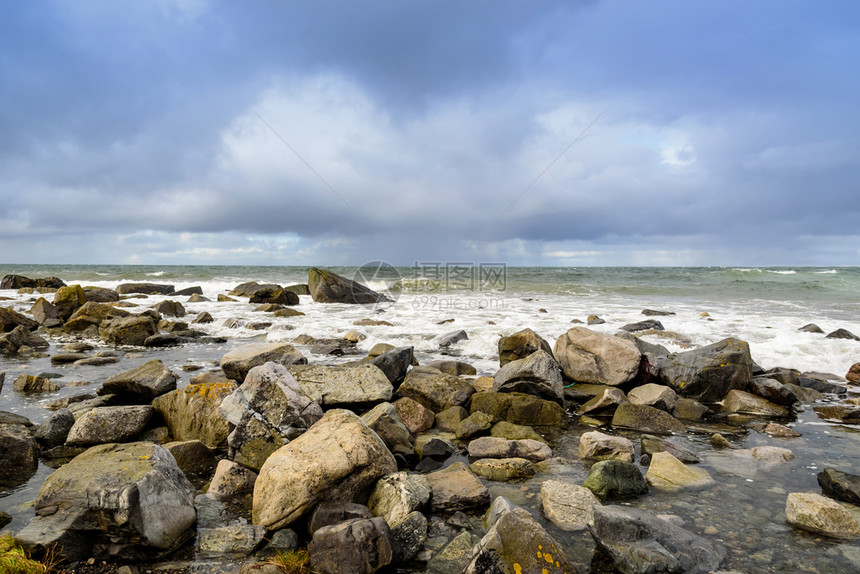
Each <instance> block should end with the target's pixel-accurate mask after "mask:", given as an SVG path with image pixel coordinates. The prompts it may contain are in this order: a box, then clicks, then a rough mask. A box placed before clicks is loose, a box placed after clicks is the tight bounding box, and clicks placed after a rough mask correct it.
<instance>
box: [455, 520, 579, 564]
mask: <svg viewBox="0 0 860 574" xmlns="http://www.w3.org/2000/svg"><path fill="white" fill-rule="evenodd" d="M489 572H493V573H496V572H498V573H511V574H514V573H516V574H519V573H520V572H535V573H537V572H546V574H557V573H558V574H560V573H562V572H570V573H575V572H576V567H575V566H574V565H573V564H572V563H571V562H570V561H569V560H568V559H567V556H565V554H564V551H563V550H562V549H561V547H560V546H559V544H558V543H557V542H556V541H555V540H554V539H553V538H552V536H550V535H549V534H548V533H547V531H546V530H544V529H543V528H542V527H541V525H540V524H538V522H537V521H536V520H535V519H534V518H532V516H531V515H530V514H529V513H528V511H526V510H524V509H522V508H515V509H513V510H511V511H509V512H505V513H504V514H502V515H501V516H500V517H499V519H498V520H497V521H496V523H495V524H494V525H493V527H492V528H490V529H489V530H488V531H487V534H485V535H484V537H483V538H482V539H481V541H480V542H479V543H478V545H477V546H476V547H475V554H474V558H473V559H472V562H471V563H470V564H469V566H468V567H467V568H466V570H465V573H466V574H485V573H489Z"/></svg>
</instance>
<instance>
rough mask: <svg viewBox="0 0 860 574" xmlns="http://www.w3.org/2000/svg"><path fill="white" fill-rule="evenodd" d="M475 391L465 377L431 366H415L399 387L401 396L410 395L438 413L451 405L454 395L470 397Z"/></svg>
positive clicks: (398, 390) (398, 391)
mask: <svg viewBox="0 0 860 574" xmlns="http://www.w3.org/2000/svg"><path fill="white" fill-rule="evenodd" d="M474 392H475V391H474V389H473V388H472V386H471V385H470V384H469V383H468V382H466V381H464V380H463V379H460V378H459V377H453V376H451V375H446V374H445V373H443V372H442V371H440V370H438V369H434V368H431V367H415V368H413V369H412V370H411V371H409V373H408V374H407V375H406V378H405V379H404V380H403V384H401V385H400V388H399V389H397V393H398V394H399V395H400V396H403V397H409V398H411V399H412V400H414V401H417V402H419V403H421V404H422V405H424V406H425V407H427V408H428V409H430V410H431V411H433V412H436V413H438V412H441V411H442V410H443V409H445V408H447V407H448V406H451V405H450V404H449V403H450V401H451V399H452V397H453V395H455V394H457V393H465V394H466V395H467V397H468V396H471V395H472V394H473V393H474Z"/></svg>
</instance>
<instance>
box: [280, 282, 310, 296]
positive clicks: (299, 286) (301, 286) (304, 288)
mask: <svg viewBox="0 0 860 574" xmlns="http://www.w3.org/2000/svg"><path fill="white" fill-rule="evenodd" d="M284 290H285V291H291V292H293V293H295V294H296V295H310V294H311V291H310V289H309V288H308V284H307V283H296V284H294V285H287V286H286V287H284Z"/></svg>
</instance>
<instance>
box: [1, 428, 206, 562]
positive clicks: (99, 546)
mask: <svg viewBox="0 0 860 574" xmlns="http://www.w3.org/2000/svg"><path fill="white" fill-rule="evenodd" d="M194 494H195V491H194V487H193V486H192V485H191V483H189V482H188V479H186V478H185V475H184V474H182V471H181V470H180V469H179V467H178V466H177V465H176V461H175V460H174V459H173V457H172V456H171V455H170V453H169V452H167V450H165V449H164V448H163V447H161V446H158V445H156V444H153V443H148V442H136V443H130V444H103V445H99V446H96V447H93V448H91V449H89V450H87V451H86V452H84V453H83V454H80V455H78V456H77V457H75V458H74V459H72V461H71V462H69V463H67V464H65V465H63V466H61V467H60V468H59V469H57V470H56V471H54V473H53V474H51V475H50V476H49V477H48V478H47V480H46V481H45V483H44V484H43V485H42V487H41V488H40V489H39V494H38V496H37V498H36V517H35V518H34V519H33V520H32V521H31V522H30V524H29V525H28V526H26V527H25V528H24V529H23V530H22V531H21V532H19V533H18V535H17V537H16V538H17V539H18V540H19V542H21V543H22V544H24V545H25V546H27V547H30V548H37V549H41V550H44V549H48V548H50V547H51V546H52V545H53V544H55V543H56V544H57V547H56V552H57V555H58V556H60V557H61V558H64V559H66V560H69V561H76V560H81V559H84V558H89V557H93V558H96V559H121V560H152V559H153V558H154V557H157V556H159V555H160V554H163V553H165V552H169V551H172V550H173V549H175V548H177V547H179V546H180V545H181V544H182V543H184V542H185V541H186V540H188V538H189V537H190V536H191V535H192V531H191V530H190V529H191V526H192V525H193V524H194V521H195V520H196V516H197V513H196V511H195V509H194Z"/></svg>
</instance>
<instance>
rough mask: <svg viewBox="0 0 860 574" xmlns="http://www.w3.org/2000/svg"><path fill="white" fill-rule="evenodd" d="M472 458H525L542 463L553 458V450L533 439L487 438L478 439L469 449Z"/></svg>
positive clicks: (470, 444) (471, 443) (472, 442)
mask: <svg viewBox="0 0 860 574" xmlns="http://www.w3.org/2000/svg"><path fill="white" fill-rule="evenodd" d="M467 448H468V451H469V456H470V457H472V458H524V459H526V460H530V461H532V462H540V461H542V460H546V459H548V458H551V457H552V449H551V448H550V447H549V446H547V445H546V444H544V443H543V442H538V441H536V440H532V439H521V440H508V439H504V438H499V437H493V436H485V437H481V438H476V439H475V440H473V441H471V442H470V443H469V446H468V447H467Z"/></svg>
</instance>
